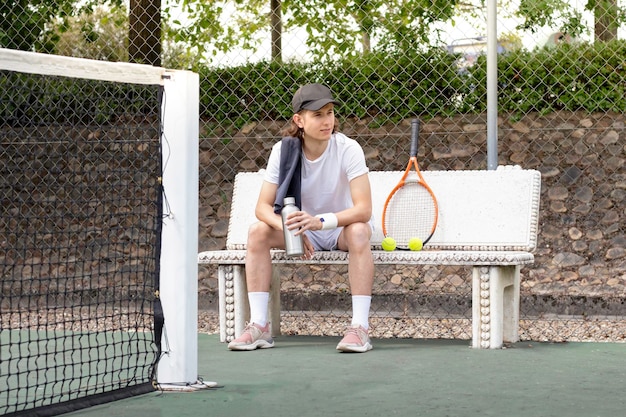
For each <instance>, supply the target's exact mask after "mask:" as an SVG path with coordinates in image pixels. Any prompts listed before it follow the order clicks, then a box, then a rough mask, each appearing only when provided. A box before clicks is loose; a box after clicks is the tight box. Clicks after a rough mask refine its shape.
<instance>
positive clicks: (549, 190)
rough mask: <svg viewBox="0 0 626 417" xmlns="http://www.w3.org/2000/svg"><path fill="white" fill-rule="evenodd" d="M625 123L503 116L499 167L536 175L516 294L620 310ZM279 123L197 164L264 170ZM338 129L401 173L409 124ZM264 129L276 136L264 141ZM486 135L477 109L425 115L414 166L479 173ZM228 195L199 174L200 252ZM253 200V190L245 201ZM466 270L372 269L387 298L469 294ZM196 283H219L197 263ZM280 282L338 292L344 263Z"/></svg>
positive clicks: (218, 240)
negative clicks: (537, 199)
mask: <svg viewBox="0 0 626 417" xmlns="http://www.w3.org/2000/svg"><path fill="white" fill-rule="evenodd" d="M625 120H626V117H625V115H623V114H591V115H590V114H586V113H564V112H557V113H551V114H549V115H546V116H540V115H537V114H531V115H527V116H524V117H522V118H519V119H518V118H515V117H513V116H508V115H507V116H501V117H500V119H499V122H498V137H499V163H500V164H501V165H511V164H512V165H520V166H522V167H523V168H533V169H538V170H539V171H540V172H541V173H542V192H541V214H540V236H539V240H538V247H537V250H536V252H535V255H536V261H535V264H534V265H533V266H531V267H524V268H523V269H522V277H523V278H522V279H523V289H522V291H523V293H524V294H526V295H527V296H534V297H542V296H544V295H548V296H550V298H551V299H554V298H558V297H561V296H569V297H576V296H583V297H596V296H600V297H602V298H603V299H617V300H618V301H617V302H618V304H619V305H620V306H621V307H620V308H621V309H622V310H624V309H625V307H624V304H625V301H624V299H625V298H626V205H625V202H626V168H625V166H624V162H625V159H626V158H625V155H626V128H625ZM282 127H283V126H282V124H281V123H277V122H266V123H260V124H251V125H249V126H246V127H245V128H244V129H242V131H241V132H240V133H239V135H238V136H237V137H236V138H235V140H234V141H233V142H235V143H233V145H232V146H233V149H235V148H239V149H241V148H242V147H244V148H245V151H244V152H243V154H242V157H241V159H240V160H237V161H236V162H233V159H232V156H233V154H228V153H226V152H222V155H219V154H216V152H215V150H214V149H210V147H208V146H206V144H205V145H204V146H202V145H201V155H200V161H201V167H205V166H207V165H209V164H211V165H216V164H217V166H218V169H217V171H218V172H220V171H221V170H220V169H219V166H220V164H223V165H224V166H227V165H229V164H230V166H231V167H232V166H234V167H235V170H236V171H241V170H248V171H250V170H256V169H259V168H262V167H263V164H264V157H265V156H266V155H267V154H268V153H269V149H270V147H271V144H273V143H274V142H275V141H276V140H278V138H279V137H280V133H279V132H280V129H281V128H282ZM342 131H343V132H344V133H346V134H348V135H349V136H351V137H353V138H355V139H357V140H359V141H360V142H361V143H363V144H364V150H365V152H366V157H367V160H368V165H369V167H370V169H372V170H389V169H404V163H405V161H406V159H405V155H406V153H405V152H406V150H404V151H403V149H404V147H405V145H404V142H401V141H400V142H397V138H398V137H402V136H403V135H404V136H408V132H409V131H410V127H409V121H408V120H407V121H404V122H403V123H402V124H400V125H399V126H397V125H393V126H391V127H389V126H380V127H375V128H372V127H371V124H369V123H368V121H364V120H358V121H356V120H348V121H346V122H345V123H344V124H343V126H342ZM267 132H270V133H271V135H270V136H273V137H271V138H268V133H267ZM486 136H487V135H486V118H485V116H484V115H478V116H471V117H467V116H464V117H463V118H462V119H460V120H455V119H451V118H436V119H433V120H430V121H428V122H427V123H424V124H423V125H422V132H421V138H422V142H423V145H422V147H421V152H420V156H419V159H420V164H421V166H422V168H423V169H430V170H437V169H485V167H486V155H485V152H486V151H485V149H486V140H487V139H486ZM255 138H261V139H259V140H255ZM394 138H395V139H394ZM390 141H391V142H390ZM394 141H395V142H394ZM390 143H391V145H389V144H390ZM229 158H230V159H229ZM201 171H202V169H201ZM211 171H212V172H215V171H213V170H211ZM231 192H232V184H230V182H225V181H223V178H221V176H220V175H219V174H218V175H217V177H215V176H211V175H206V176H204V177H203V175H202V173H201V190H200V195H201V197H200V198H201V208H200V222H199V225H200V250H214V249H222V248H224V246H225V238H226V232H227V225H228V214H229V202H228V201H229V196H230V193H231ZM255 199H256V196H251V204H254V201H255ZM469 274H470V271H468V270H467V269H463V268H459V267H423V268H412V269H409V268H390V267H381V268H378V269H377V275H376V284H375V287H376V289H375V290H376V291H377V292H378V293H384V294H390V293H391V294H393V293H406V292H407V291H416V290H417V291H422V292H426V293H428V292H435V291H440V290H441V289H442V288H443V289H444V290H445V291H447V292H458V291H467V289H468V286H469V285H471V284H470V279H469V276H470V275H469ZM199 288H200V293H201V299H212V297H213V294H214V293H215V291H216V288H217V276H216V272H215V270H214V268H211V267H201V268H200V270H199ZM282 288H283V290H284V291H286V292H289V291H291V290H297V291H306V290H307V289H308V290H312V291H319V290H323V291H330V292H336V291H339V292H345V291H347V289H348V283H347V278H346V269H345V268H343V267H336V268H327V267H324V268H318V267H313V268H309V267H305V268H298V269H292V270H290V271H286V272H285V274H284V278H283V283H282Z"/></svg>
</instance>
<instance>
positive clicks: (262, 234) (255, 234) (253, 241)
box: [248, 222, 273, 249]
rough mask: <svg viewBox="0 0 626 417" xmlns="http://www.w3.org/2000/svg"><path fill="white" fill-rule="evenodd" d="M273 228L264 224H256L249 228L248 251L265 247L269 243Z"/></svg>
mask: <svg viewBox="0 0 626 417" xmlns="http://www.w3.org/2000/svg"><path fill="white" fill-rule="evenodd" d="M272 230H273V229H272V228H271V227H270V226H269V225H268V224H267V223H264V222H255V223H253V224H251V225H250V227H249V228H248V249H250V248H254V247H258V246H260V247H263V246H265V244H266V243H267V242H268V240H269V238H270V236H271V234H272Z"/></svg>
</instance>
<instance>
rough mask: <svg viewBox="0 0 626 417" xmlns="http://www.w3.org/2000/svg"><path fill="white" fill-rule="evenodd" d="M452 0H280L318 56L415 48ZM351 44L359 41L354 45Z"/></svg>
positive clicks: (444, 15)
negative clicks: (304, 33) (304, 31)
mask: <svg viewBox="0 0 626 417" xmlns="http://www.w3.org/2000/svg"><path fill="white" fill-rule="evenodd" d="M457 3H458V1H456V0H352V1H346V0H335V1H328V0H308V1H300V0H284V2H283V4H284V5H285V6H286V10H288V11H289V17H288V18H287V25H288V26H302V27H305V28H306V31H307V33H308V35H309V36H308V39H307V46H308V47H309V49H310V50H311V51H313V52H314V53H315V54H316V55H317V56H319V57H328V56H332V55H341V56H345V55H346V54H348V55H358V54H361V53H363V54H367V53H369V52H371V51H373V50H374V49H378V50H402V49H419V48H420V47H424V46H425V45H428V44H429V43H430V36H431V35H432V25H433V24H434V23H436V22H439V21H446V20H448V19H449V18H450V17H451V16H452V15H453V14H454V11H455V6H456V4H457ZM356 45H360V47H357V46H356Z"/></svg>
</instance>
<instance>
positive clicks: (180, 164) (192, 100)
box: [157, 71, 199, 389]
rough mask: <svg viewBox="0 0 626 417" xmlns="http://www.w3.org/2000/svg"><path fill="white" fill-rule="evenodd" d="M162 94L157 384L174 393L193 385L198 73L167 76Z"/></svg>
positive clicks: (195, 358) (195, 371)
mask: <svg viewBox="0 0 626 417" xmlns="http://www.w3.org/2000/svg"><path fill="white" fill-rule="evenodd" d="M164 94H165V97H164V101H163V119H162V122H163V134H164V136H163V144H162V147H163V187H164V202H163V205H164V219H163V232H162V247H161V248H162V249H161V283H160V294H161V301H162V305H163V312H164V316H165V329H164V332H163V339H162V350H163V356H162V358H161V360H160V362H159V364H158V373H157V375H158V377H157V382H158V383H159V385H160V386H161V387H162V388H164V389H167V388H168V387H172V388H174V389H176V387H189V386H192V385H194V384H195V383H196V382H197V381H198V316H197V313H198V311H197V310H198V291H197V289H198V266H197V253H198V163H199V162H198V136H199V116H198V114H199V77H198V74H195V73H192V72H187V71H167V72H166V74H165V78H164Z"/></svg>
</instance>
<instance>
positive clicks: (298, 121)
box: [293, 113, 304, 129]
mask: <svg viewBox="0 0 626 417" xmlns="http://www.w3.org/2000/svg"><path fill="white" fill-rule="evenodd" d="M293 122H294V123H295V124H296V126H298V127H299V128H300V129H302V128H304V122H303V121H302V115H301V114H300V113H296V114H294V115H293Z"/></svg>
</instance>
